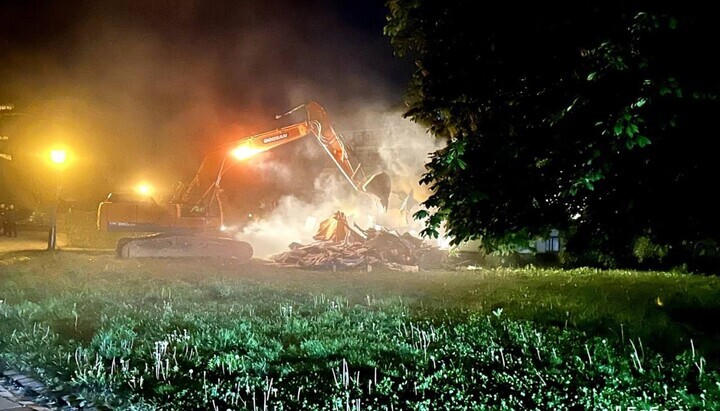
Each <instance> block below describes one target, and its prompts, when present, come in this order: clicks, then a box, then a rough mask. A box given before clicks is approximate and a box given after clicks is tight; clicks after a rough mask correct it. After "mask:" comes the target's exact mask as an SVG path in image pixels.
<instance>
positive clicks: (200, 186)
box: [180, 102, 391, 210]
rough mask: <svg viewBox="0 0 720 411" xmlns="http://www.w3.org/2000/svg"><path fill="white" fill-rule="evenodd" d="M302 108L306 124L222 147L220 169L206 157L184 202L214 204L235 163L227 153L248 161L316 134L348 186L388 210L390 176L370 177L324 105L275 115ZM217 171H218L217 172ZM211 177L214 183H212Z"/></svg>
mask: <svg viewBox="0 0 720 411" xmlns="http://www.w3.org/2000/svg"><path fill="white" fill-rule="evenodd" d="M302 108H305V109H306V110H307V120H305V121H302V122H300V123H295V124H291V125H289V126H286V127H282V128H279V129H276V130H271V131H266V132H264V133H260V134H256V135H253V136H249V137H245V138H243V139H240V140H237V141H233V142H231V143H228V144H227V145H224V146H223V147H221V148H220V152H221V153H224V155H223V158H222V161H221V164H220V166H219V168H217V161H215V162H213V161H211V160H210V159H209V156H210V155H208V156H206V158H205V159H204V160H203V163H202V165H201V166H200V169H199V170H198V172H197V173H196V175H195V178H194V179H193V181H192V183H190V185H189V186H188V188H187V190H186V191H185V193H184V194H183V196H182V199H181V201H180V202H181V203H182V204H192V205H193V206H197V207H200V208H203V207H207V206H209V205H212V204H213V202H214V201H216V200H217V193H218V191H219V189H220V182H221V180H222V176H223V175H224V174H225V172H227V170H228V169H229V168H230V167H231V166H232V160H230V162H229V161H228V158H227V154H225V153H229V154H230V155H231V156H232V157H234V160H244V159H246V158H249V157H251V156H254V155H256V154H258V153H261V152H264V151H268V150H272V149H274V148H276V147H279V146H281V145H284V144H287V143H291V142H293V141H296V140H299V139H301V138H303V137H306V136H309V135H313V136H314V137H315V138H316V139H317V141H318V143H320V146H321V147H322V148H323V149H324V150H325V152H326V153H327V154H328V156H330V158H331V159H332V160H333V162H334V163H335V165H336V166H337V168H338V169H339V170H340V172H341V173H342V174H343V176H345V178H346V179H347V181H348V183H350V185H351V186H352V187H353V188H354V189H355V190H356V191H359V192H363V193H366V194H369V195H370V196H372V197H373V198H375V199H376V200H377V201H378V202H379V203H380V204H381V206H382V207H383V209H384V210H387V207H388V200H389V197H390V189H391V186H390V177H389V176H388V175H387V174H386V173H385V172H378V173H375V174H373V175H370V176H368V175H366V174H365V172H364V170H363V168H362V164H361V163H360V162H359V161H357V160H356V159H355V157H354V156H352V155H351V153H350V152H349V151H348V148H347V145H346V144H345V142H344V141H343V139H342V137H341V136H340V134H338V133H337V132H336V131H335V129H334V128H333V126H332V123H331V122H330V118H329V116H328V115H327V113H326V112H325V109H324V108H323V107H322V106H321V105H320V104H318V103H316V102H310V103H307V104H302V105H300V106H297V107H295V108H293V109H292V110H290V111H288V112H286V113H284V114H280V115H277V116H275V118H276V119H279V118H282V117H284V116H287V115H289V114H291V113H293V112H295V111H297V110H300V109H302ZM216 168H217V172H215V169H216ZM208 169H211V170H210V171H211V172H208ZM211 178H212V181H208V180H209V179H211Z"/></svg>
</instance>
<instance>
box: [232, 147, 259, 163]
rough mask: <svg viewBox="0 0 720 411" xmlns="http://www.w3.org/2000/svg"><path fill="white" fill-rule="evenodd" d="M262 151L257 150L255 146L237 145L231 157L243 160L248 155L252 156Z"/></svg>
mask: <svg viewBox="0 0 720 411" xmlns="http://www.w3.org/2000/svg"><path fill="white" fill-rule="evenodd" d="M260 152H262V150H258V149H257V148H252V147H250V146H247V145H243V146H239V147H237V148H236V149H234V150H233V151H232V155H233V157H235V158H236V159H237V160H245V159H246V158H248V157H252V156H254V155H255V154H257V153H260Z"/></svg>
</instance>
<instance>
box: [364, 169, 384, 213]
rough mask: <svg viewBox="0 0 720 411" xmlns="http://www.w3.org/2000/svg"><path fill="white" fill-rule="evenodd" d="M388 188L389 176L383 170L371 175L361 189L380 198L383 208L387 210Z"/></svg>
mask: <svg viewBox="0 0 720 411" xmlns="http://www.w3.org/2000/svg"><path fill="white" fill-rule="evenodd" d="M390 188H391V187H390V176H389V175H388V174H387V173H386V172H384V171H381V172H379V173H376V174H374V175H372V176H371V177H370V178H368V180H367V181H366V182H365V184H363V187H362V189H363V191H365V192H366V193H368V194H372V195H373V196H375V197H376V198H377V199H378V200H380V204H382V207H383V210H387V208H388V201H389V200H390Z"/></svg>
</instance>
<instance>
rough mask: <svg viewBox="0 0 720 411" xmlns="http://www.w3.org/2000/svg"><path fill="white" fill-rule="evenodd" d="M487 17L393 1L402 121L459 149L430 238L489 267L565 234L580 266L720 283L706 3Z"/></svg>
mask: <svg viewBox="0 0 720 411" xmlns="http://www.w3.org/2000/svg"><path fill="white" fill-rule="evenodd" d="M476 3H477V2H473V1H465V0H461V1H453V2H433V1H416V0H391V1H388V6H389V17H388V24H387V26H386V28H385V32H386V34H387V35H388V36H389V38H390V40H391V41H392V43H393V45H394V47H395V50H396V51H397V52H398V53H399V54H401V55H408V56H409V57H411V58H412V59H413V61H414V63H415V67H416V68H415V72H414V74H413V76H412V80H411V81H410V83H409V85H408V92H407V97H406V102H407V104H408V107H409V108H408V111H407V114H406V115H407V116H408V117H410V118H411V119H413V120H414V121H417V122H418V123H421V124H423V125H425V126H427V127H428V129H429V130H430V131H431V132H432V133H433V134H434V135H435V136H436V137H438V138H442V139H444V140H445V141H446V142H447V145H446V146H445V147H444V148H442V149H440V150H438V151H436V152H435V153H433V155H432V157H431V158H430V161H429V162H428V164H427V165H426V168H427V173H426V174H425V176H424V177H423V179H422V181H421V182H422V183H425V184H427V185H428V186H429V187H430V188H431V191H432V195H431V196H430V197H429V198H428V200H427V201H425V203H424V205H425V206H426V207H427V210H426V211H425V210H423V211H420V212H419V213H418V214H416V216H417V217H419V218H422V219H426V220H425V221H426V229H425V231H424V232H425V233H427V234H431V235H438V233H439V232H440V231H441V230H442V229H444V230H445V232H446V233H449V235H450V236H451V237H453V238H454V241H456V242H461V241H463V240H465V239H475V238H479V239H481V240H482V242H483V244H484V247H485V249H486V250H488V251H493V250H497V249H503V247H507V246H508V245H510V246H512V247H515V248H517V247H519V248H525V247H527V244H528V242H529V240H531V239H535V238H538V237H540V238H543V237H547V236H548V234H549V233H550V230H551V229H552V228H555V229H558V230H560V231H561V232H562V235H563V237H564V238H565V239H566V240H568V242H567V250H568V251H571V254H572V255H573V256H574V257H576V258H578V261H579V262H580V263H581V264H588V263H592V264H596V265H598V266H603V267H632V266H634V267H638V266H646V265H645V264H647V263H650V264H651V265H654V266H656V267H657V266H663V267H668V268H670V267H673V266H680V265H683V264H686V265H687V267H688V268H689V269H691V270H696V271H705V272H707V271H709V270H711V269H712V270H714V272H720V237H718V233H719V232H720V218H718V213H717V212H716V211H715V209H714V208H713V204H714V203H715V202H714V201H713V199H712V197H713V195H714V194H713V190H712V188H711V187H713V186H714V185H715V182H714V178H715V177H714V176H715V175H716V174H717V172H716V171H715V168H716V165H715V163H716V160H715V154H714V150H708V147H710V146H709V141H710V140H709V138H710V137H709V136H710V135H712V130H715V129H716V128H717V127H716V125H715V124H714V121H715V113H717V112H718V109H719V108H720V100H718V95H720V87H719V86H718V84H719V83H718V81H717V73H718V71H720V66H718V62H717V59H714V57H712V56H711V55H710V54H708V53H707V52H706V50H707V49H709V48H712V43H713V42H714V40H712V39H713V38H717V37H718V36H717V34H718V33H717V31H718V30H717V25H716V24H715V22H714V21H713V17H712V16H713V13H712V12H711V11H710V9H709V8H707V7H709V6H707V5H706V4H707V3H703V2H699V1H694V0H691V1H685V2H673V3H668V2H637V1H616V2H589V1H577V2H572V3H571V4H568V3H561V2H556V3H546V2H536V3H528V4H522V5H520V4H519V3H513V2H502V3H497V2H492V3H486V4H483V5H478V4H476ZM643 238H644V239H646V240H647V241H648V242H649V243H650V244H654V245H657V246H658V247H659V248H658V250H657V251H660V250H662V255H661V256H660V257H661V258H654V259H651V260H649V259H647V258H644V257H643V256H640V257H638V255H637V254H636V253H635V251H636V247H635V246H636V243H637V241H638V240H639V239H643ZM655 254H656V255H657V254H658V253H657V252H655ZM638 260H641V261H642V265H638ZM646 267H647V266H646Z"/></svg>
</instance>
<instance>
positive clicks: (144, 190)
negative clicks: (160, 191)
mask: <svg viewBox="0 0 720 411" xmlns="http://www.w3.org/2000/svg"><path fill="white" fill-rule="evenodd" d="M135 191H137V192H138V194H142V195H144V196H149V195H150V194H152V192H153V188H152V186H151V185H150V184H148V183H140V184H138V185H137V187H135Z"/></svg>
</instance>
